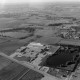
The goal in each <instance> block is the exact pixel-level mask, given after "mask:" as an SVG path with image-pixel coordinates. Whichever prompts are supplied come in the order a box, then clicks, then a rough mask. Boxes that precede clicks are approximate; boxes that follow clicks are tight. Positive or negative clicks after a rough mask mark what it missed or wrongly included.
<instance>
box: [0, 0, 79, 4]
mask: <svg viewBox="0 0 80 80" xmlns="http://www.w3.org/2000/svg"><path fill="white" fill-rule="evenodd" d="M47 1H49V2H59V1H68V2H70V1H73V2H76V1H80V0H0V3H2V4H4V3H21V2H28V3H31V2H47Z"/></svg>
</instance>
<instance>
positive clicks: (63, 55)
mask: <svg viewBox="0 0 80 80" xmlns="http://www.w3.org/2000/svg"><path fill="white" fill-rule="evenodd" d="M37 6H38V5H37ZM22 46H23V47H22ZM52 46H53V47H52ZM39 50H41V51H39ZM0 52H1V53H4V55H6V56H9V57H10V58H12V59H16V60H18V61H20V62H21V63H24V64H25V65H28V63H29V65H31V67H32V68H33V67H34V70H32V69H31V68H30V69H29V67H27V68H26V67H24V65H21V63H20V64H17V63H16V62H13V60H7V59H6V58H4V59H3V57H1V54H0V80H79V79H80V77H79V76H78V78H77V79H76V78H75V77H74V75H72V74H74V72H75V71H76V69H79V66H80V3H74V2H73V3H72V2H71V3H45V4H44V5H43V4H40V5H39V6H38V7H36V4H35V7H34V6H30V5H29V4H27V3H24V4H6V5H5V6H4V7H3V8H2V7H0ZM30 52H31V53H30ZM19 53H20V55H19ZM27 53H30V54H27ZM33 53H34V55H33ZM35 53H36V54H35ZM26 54H27V55H26ZM32 55H33V56H35V55H36V56H35V57H33V56H32ZM39 56H40V57H41V56H44V58H43V57H41V61H42V60H44V61H43V62H41V63H40V64H41V65H40V64H39V66H38V67H37V65H38V64H36V63H37V62H36V61H37V57H39ZM48 56H49V57H48ZM46 57H48V58H47V59H46ZM42 58H43V59H42ZM39 59H40V58H39ZM61 59H62V60H61ZM59 60H61V61H60V62H59ZM26 61H27V62H26ZM34 61H35V62H34ZM70 61H71V62H70ZM2 62H3V63H2ZM25 62H26V63H25ZM34 63H35V64H36V66H35V65H34ZM68 65H69V66H68ZM13 66H14V67H13ZM36 67H37V70H36V71H37V72H36V71H35V68H36ZM44 67H45V68H46V69H47V70H48V71H47V72H45V70H43V68H44ZM45 68H44V69H45ZM55 68H56V69H55ZM13 70H14V71H13ZM16 70H17V71H16ZM28 70H29V72H28V74H27V73H26V72H27V71H28ZM39 70H40V71H39ZM58 70H60V71H58ZM79 70H80V69H79ZM41 71H43V73H44V74H49V75H52V76H55V77H57V79H52V78H49V79H46V77H47V76H46V77H45V78H43V77H44V76H43V74H41V73H42V72H41ZM38 72H39V73H38ZM7 73H8V74H7ZM24 73H25V74H24ZM22 74H24V75H22ZM76 74H77V72H76ZM79 74H80V72H79ZM16 75H17V76H16ZM30 76H32V77H30ZM70 76H71V77H73V78H70ZM65 77H66V79H65ZM68 77H69V79H67V78H68ZM53 78H54V77H53Z"/></svg>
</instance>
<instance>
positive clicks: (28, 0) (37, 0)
mask: <svg viewBox="0 0 80 80" xmlns="http://www.w3.org/2000/svg"><path fill="white" fill-rule="evenodd" d="M66 1H67V2H80V0H0V8H3V7H4V6H5V4H7V3H9V4H11V3H28V4H29V5H31V6H32V5H33V6H35V3H36V4H37V6H38V4H40V3H41V4H44V2H66Z"/></svg>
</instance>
